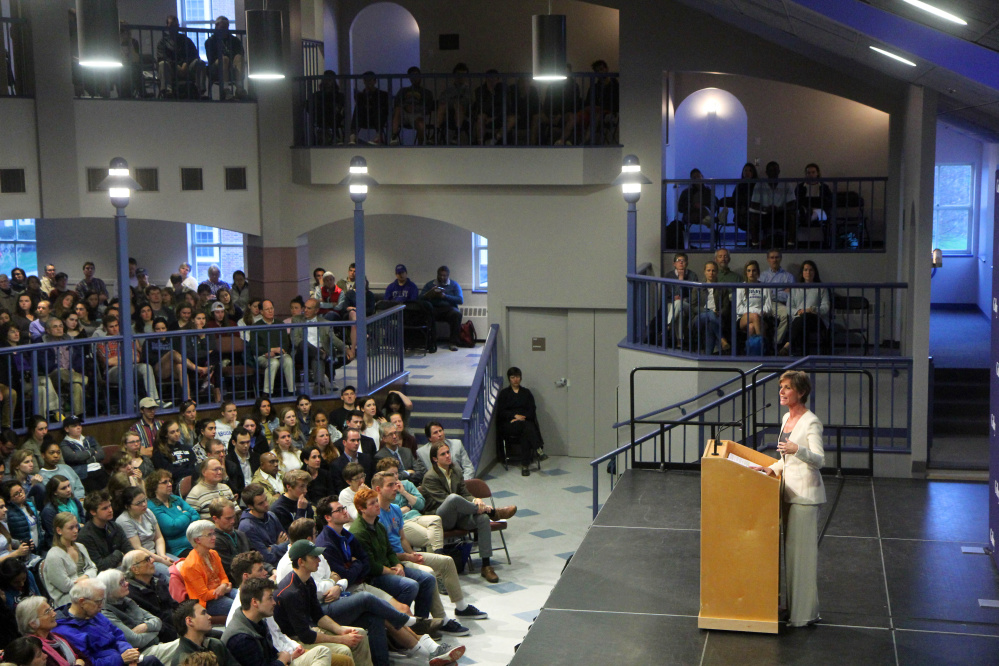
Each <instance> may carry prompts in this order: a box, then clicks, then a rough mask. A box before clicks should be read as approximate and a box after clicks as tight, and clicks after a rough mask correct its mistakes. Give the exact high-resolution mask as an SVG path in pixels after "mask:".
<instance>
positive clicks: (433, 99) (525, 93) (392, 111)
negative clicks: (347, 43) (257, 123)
mask: <svg viewBox="0 0 999 666" xmlns="http://www.w3.org/2000/svg"><path fill="white" fill-rule="evenodd" d="M417 81H418V82H419V88H418V89H417V91H416V92H417V93H418V94H414V95H409V94H407V93H406V91H405V89H407V88H409V87H410V86H411V85H412V83H413V82H412V79H411V78H410V76H409V75H408V74H376V76H375V78H374V80H373V81H372V85H371V87H370V88H366V86H365V84H364V77H363V75H359V74H354V75H339V76H335V77H333V79H332V80H330V81H327V82H326V85H325V88H324V87H323V77H322V76H301V77H296V78H295V85H296V86H297V88H296V93H295V94H296V99H297V100H299V101H300V103H301V104H302V106H301V108H297V109H296V110H295V121H296V131H295V146H296V147H316V146H331V147H335V146H342V145H351V144H353V143H359V144H368V145H393V144H398V145H403V146H406V145H424V146H469V145H473V146H493V145H507V146H581V145H618V143H619V141H618V106H619V86H618V75H617V74H614V73H600V74H597V73H593V72H587V73H574V74H570V75H569V78H568V79H567V80H566V81H564V82H557V83H551V84H548V85H546V86H543V87H542V88H539V87H538V86H537V85H536V84H535V83H534V82H533V80H532V79H531V76H530V74H525V73H506V74H484V73H475V74H467V73H466V74H461V73H459V74H431V73H427V74H420V75H419V78H418V79H417ZM490 86H491V87H490ZM414 87H415V86H414ZM400 93H403V94H401V95H400ZM403 100H405V101H403Z"/></svg>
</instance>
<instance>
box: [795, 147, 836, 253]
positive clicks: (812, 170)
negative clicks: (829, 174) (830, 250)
mask: <svg viewBox="0 0 999 666" xmlns="http://www.w3.org/2000/svg"><path fill="white" fill-rule="evenodd" d="M820 178H822V172H821V171H820V170H819V165H818V164H816V163H814V162H811V163H809V164H807V165H805V182H803V183H798V186H797V187H796V188H794V198H795V200H796V201H797V204H798V223H799V224H801V225H803V226H806V227H823V228H827V225H826V224H825V222H828V221H829V216H830V215H831V214H832V208H833V193H832V190H831V189H829V186H828V185H826V184H825V183H823V182H821V181H820V180H819V179H820ZM829 240H831V239H829Z"/></svg>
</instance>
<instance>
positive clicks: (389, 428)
mask: <svg viewBox="0 0 999 666" xmlns="http://www.w3.org/2000/svg"><path fill="white" fill-rule="evenodd" d="M394 432H395V425H393V424H392V423H389V422H388V421H382V422H381V423H379V424H378V436H379V437H384V436H385V435H391V434H392V433H394Z"/></svg>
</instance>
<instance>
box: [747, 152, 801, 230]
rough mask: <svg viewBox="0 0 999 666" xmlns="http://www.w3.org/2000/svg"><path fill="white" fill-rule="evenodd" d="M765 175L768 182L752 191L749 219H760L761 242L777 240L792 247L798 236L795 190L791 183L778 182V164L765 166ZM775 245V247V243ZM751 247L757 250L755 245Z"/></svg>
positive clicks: (757, 185) (758, 185)
mask: <svg viewBox="0 0 999 666" xmlns="http://www.w3.org/2000/svg"><path fill="white" fill-rule="evenodd" d="M766 174H767V181H766V182H764V183H757V184H756V187H755V188H754V189H753V197H752V201H751V202H750V205H751V207H752V208H753V209H755V210H754V211H751V212H750V215H758V216H759V219H760V222H759V226H760V228H761V229H762V236H761V239H762V240H764V241H766V240H769V239H776V238H777V237H778V236H779V237H781V238H782V239H783V240H784V242H785V243H787V244H788V245H793V244H794V242H795V240H794V239H795V233H796V232H797V220H796V218H795V214H796V204H795V199H794V186H792V185H791V183H787V182H778V180H777V179H778V178H780V165H779V164H777V162H768V163H767V168H766ZM757 211H758V212H757ZM751 226H754V225H751ZM774 244H775V245H776V242H774ZM752 245H753V247H759V246H758V245H757V244H756V243H755V242H754V243H752Z"/></svg>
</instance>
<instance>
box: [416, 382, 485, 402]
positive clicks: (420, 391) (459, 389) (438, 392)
mask: <svg viewBox="0 0 999 666" xmlns="http://www.w3.org/2000/svg"><path fill="white" fill-rule="evenodd" d="M470 388H471V387H470V386H426V385H422V384H406V387H405V389H403V390H402V392H403V393H405V394H406V395H407V396H409V397H410V398H416V397H421V398H438V397H439V398H444V397H447V398H462V399H465V398H467V397H468V390H469V389H470Z"/></svg>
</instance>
